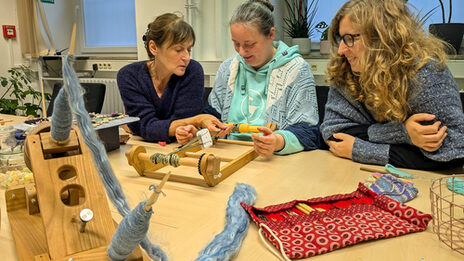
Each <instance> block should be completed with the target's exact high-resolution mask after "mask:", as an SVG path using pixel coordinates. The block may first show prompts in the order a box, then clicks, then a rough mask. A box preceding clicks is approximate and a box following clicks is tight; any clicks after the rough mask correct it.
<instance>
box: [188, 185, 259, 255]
mask: <svg viewBox="0 0 464 261" xmlns="http://www.w3.org/2000/svg"><path fill="white" fill-rule="evenodd" d="M255 200H256V190H255V189H254V188H253V187H252V186H250V185H247V184H240V183H239V184H237V185H236V186H235V189H234V192H233V193H232V195H231V196H230V198H229V202H228V203H227V209H226V222H227V223H226V226H225V228H224V230H223V231H222V232H221V233H220V234H218V235H216V237H214V240H213V241H211V242H210V243H209V244H208V245H207V246H206V247H205V248H204V249H203V250H202V251H201V252H200V254H199V256H198V258H197V259H196V260H197V261H206V260H208V261H212V260H218V261H219V260H230V259H232V258H234V257H235V256H236V255H237V253H238V251H239V250H240V246H241V244H242V240H243V238H244V237H245V235H246V233H247V231H248V227H249V225H250V218H249V216H248V213H247V212H246V211H245V209H243V207H242V206H241V205H240V202H243V203H245V204H247V205H252V204H254V203H255Z"/></svg>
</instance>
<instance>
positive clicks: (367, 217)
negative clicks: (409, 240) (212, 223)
mask: <svg viewBox="0 0 464 261" xmlns="http://www.w3.org/2000/svg"><path fill="white" fill-rule="evenodd" d="M297 203H304V204H306V205H308V206H315V205H318V204H319V205H321V204H322V205H324V204H325V205H332V206H343V207H333V208H330V209H328V210H326V211H313V212H310V213H309V214H302V213H301V214H300V215H283V214H281V213H285V211H287V213H288V210H289V209H293V208H294V207H295V205H296V204H297ZM340 203H343V204H340ZM346 203H347V204H346ZM242 206H243V207H244V208H245V210H246V211H247V212H248V213H249V214H250V216H251V218H252V219H253V221H254V222H255V223H256V225H258V227H260V233H262V234H263V235H264V236H265V237H266V238H267V239H268V240H269V242H271V243H272V244H273V245H274V246H275V247H276V248H277V250H279V251H280V252H281V253H282V255H283V254H285V259H287V260H288V258H290V259H293V258H305V257H311V256H315V255H319V254H323V253H326V252H329V251H333V250H336V249H339V248H342V247H345V246H349V245H353V244H357V243H359V242H363V241H368V240H375V239H380V238H389V237H396V236H401V235H404V234H407V233H412V232H418V231H424V230H425V229H426V228H427V224H428V223H429V221H430V220H431V219H432V216H431V215H429V214H425V213H422V212H421V211H419V210H416V209H414V208H412V207H409V206H406V205H404V204H402V203H399V202H397V201H395V200H392V199H390V198H388V197H386V196H383V195H380V194H377V193H375V192H373V191H371V190H369V189H368V188H367V187H365V186H364V185H363V184H361V183H359V186H358V189H357V190H356V191H354V192H352V193H349V194H339V195H332V196H328V197H323V198H313V199H308V200H294V201H291V202H287V203H283V204H278V205H273V206H267V207H265V208H256V207H254V206H252V205H246V204H244V203H242ZM293 213H294V212H293ZM275 214H280V216H282V217H283V218H282V219H279V220H277V219H274V218H263V216H268V217H269V216H270V217H272V216H273V215H275Z"/></svg>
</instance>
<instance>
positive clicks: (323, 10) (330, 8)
mask: <svg viewBox="0 0 464 261" xmlns="http://www.w3.org/2000/svg"><path fill="white" fill-rule="evenodd" d="M345 2H346V0H330V1H325V0H320V1H319V8H318V10H317V13H316V16H315V17H314V22H315V25H316V24H317V23H319V22H320V21H324V22H326V23H327V24H330V22H331V21H332V18H333V17H334V16H335V14H336V13H337V11H338V9H340V7H342V5H343V4H344V3H345ZM408 3H409V4H410V5H411V6H413V8H412V11H413V12H415V13H417V14H418V15H419V17H422V16H424V15H425V14H426V13H427V12H428V11H430V10H432V9H433V8H434V7H437V6H439V5H440V3H439V1H438V0H409V1H408ZM443 4H444V5H445V19H446V21H445V22H448V15H449V13H448V10H449V2H448V1H443ZM463 10H464V1H453V14H452V17H451V22H452V23H464V12H463ZM433 23H442V14H441V8H440V7H438V8H437V9H435V11H434V13H433V15H432V16H430V18H429V19H428V20H427V21H425V24H424V26H425V28H428V27H429V24H433ZM320 36H321V34H320V33H319V32H316V33H315V34H314V35H313V36H312V37H311V39H312V40H313V41H319V39H320Z"/></svg>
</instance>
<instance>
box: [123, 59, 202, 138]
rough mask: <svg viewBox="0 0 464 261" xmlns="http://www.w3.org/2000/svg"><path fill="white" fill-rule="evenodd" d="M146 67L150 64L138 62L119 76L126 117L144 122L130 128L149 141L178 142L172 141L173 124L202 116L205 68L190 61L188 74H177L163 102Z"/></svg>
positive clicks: (168, 86) (168, 85) (169, 83)
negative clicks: (137, 118) (200, 114)
mask: <svg viewBox="0 0 464 261" xmlns="http://www.w3.org/2000/svg"><path fill="white" fill-rule="evenodd" d="M146 64H147V61H141V62H135V63H132V64H129V65H126V66H124V67H123V68H122V69H121V70H119V72H118V76H117V80H118V86H119V92H120V93H121V98H122V100H123V102H124V108H125V110H126V114H128V115H129V116H134V117H139V118H140V121H139V122H135V123H131V124H129V128H130V129H131V130H132V131H133V132H134V134H135V135H138V136H141V137H142V138H144V139H145V140H148V141H155V142H157V141H166V142H172V141H175V138H173V137H169V126H170V125H171V122H172V121H174V120H176V119H182V118H188V117H191V116H194V115H197V114H199V113H200V112H201V109H202V101H203V93H204V73H203V68H202V67H201V65H200V64H199V63H198V62H197V61H194V60H190V63H189V65H188V66H187V69H186V71H185V74H184V75H183V76H177V75H175V74H173V75H172V76H171V79H170V80H169V82H168V84H167V85H166V89H165V90H164V92H163V95H162V96H161V98H159V97H158V95H157V94H156V90H155V88H154V86H153V82H152V79H151V77H150V73H149V71H148V67H147V65H146Z"/></svg>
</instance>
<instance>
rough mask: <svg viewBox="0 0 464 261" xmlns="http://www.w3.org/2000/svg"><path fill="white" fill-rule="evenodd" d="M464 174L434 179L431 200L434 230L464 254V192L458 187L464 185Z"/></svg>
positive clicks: (442, 239) (449, 244) (455, 249)
mask: <svg viewBox="0 0 464 261" xmlns="http://www.w3.org/2000/svg"><path fill="white" fill-rule="evenodd" d="M463 178H464V175H453V176H448V177H443V178H439V179H436V180H434V181H432V184H431V186H430V201H431V205H432V215H433V232H435V233H436V234H437V235H438V239H440V241H442V242H443V243H445V244H446V245H447V246H449V247H450V248H451V249H453V250H454V251H457V252H458V253H460V254H463V255H464V194H459V193H457V192H455V191H458V190H457V188H458V187H460V186H462V185H464V182H463V181H462V180H463Z"/></svg>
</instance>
